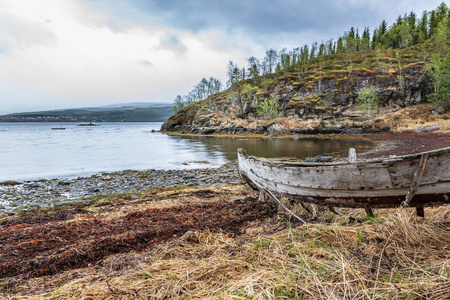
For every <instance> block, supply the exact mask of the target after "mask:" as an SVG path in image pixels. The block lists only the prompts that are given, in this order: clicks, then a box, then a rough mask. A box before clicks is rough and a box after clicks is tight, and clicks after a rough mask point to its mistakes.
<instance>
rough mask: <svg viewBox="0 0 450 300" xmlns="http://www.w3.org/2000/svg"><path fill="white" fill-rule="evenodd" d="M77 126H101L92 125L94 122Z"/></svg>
mask: <svg viewBox="0 0 450 300" xmlns="http://www.w3.org/2000/svg"><path fill="white" fill-rule="evenodd" d="M77 126H100V125H97V124H94V123H92V122H89V123H87V124H85V123H81V124H78V125H77Z"/></svg>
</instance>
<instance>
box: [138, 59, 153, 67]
mask: <svg viewBox="0 0 450 300" xmlns="http://www.w3.org/2000/svg"><path fill="white" fill-rule="evenodd" d="M139 64H140V65H141V66H144V67H146V68H153V67H154V66H155V64H154V63H152V62H151V61H149V60H146V59H143V60H141V61H139Z"/></svg>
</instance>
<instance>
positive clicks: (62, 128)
mask: <svg viewBox="0 0 450 300" xmlns="http://www.w3.org/2000/svg"><path fill="white" fill-rule="evenodd" d="M64 129H66V127H62V123H61V126H59V127H52V130H64Z"/></svg>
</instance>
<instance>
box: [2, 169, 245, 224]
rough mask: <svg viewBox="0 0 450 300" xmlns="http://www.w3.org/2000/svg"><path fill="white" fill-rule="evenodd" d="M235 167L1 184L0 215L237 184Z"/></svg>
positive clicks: (129, 173) (150, 170)
mask: <svg viewBox="0 0 450 300" xmlns="http://www.w3.org/2000/svg"><path fill="white" fill-rule="evenodd" d="M236 168H237V166H236V163H228V164H225V165H222V166H220V167H218V168H202V169H182V170H177V169H173V170H155V169H149V170H144V171H135V170H124V171H118V172H111V173H101V174H94V175H92V176H88V177H77V178H72V179H68V178H54V179H36V180H27V181H21V182H15V181H4V182H3V183H0V215H1V214H2V213H6V214H10V213H16V212H18V211H21V210H23V209H31V208H38V207H51V206H58V205H63V202H64V201H68V203H69V204H72V203H73V202H74V201H75V200H81V201H83V199H85V200H86V199H88V200H89V199H91V200H92V199H93V198H98V197H102V196H108V195H127V196H128V197H133V194H137V193H139V192H141V191H144V190H146V189H151V188H171V187H183V186H191V187H198V188H203V187H206V186H225V185H237V184H240V179H239V177H238V174H237V169H236ZM75 202H76V201H75ZM79 202H80V201H79ZM55 204H56V205H55Z"/></svg>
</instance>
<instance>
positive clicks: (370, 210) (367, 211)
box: [365, 207, 375, 218]
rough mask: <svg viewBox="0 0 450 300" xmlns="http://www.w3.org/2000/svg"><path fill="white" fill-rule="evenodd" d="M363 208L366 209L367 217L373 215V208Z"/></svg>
mask: <svg viewBox="0 0 450 300" xmlns="http://www.w3.org/2000/svg"><path fill="white" fill-rule="evenodd" d="M365 210H366V214H367V216H368V217H371V218H373V217H375V214H374V213H373V209H371V208H370V207H366V208H365Z"/></svg>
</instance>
